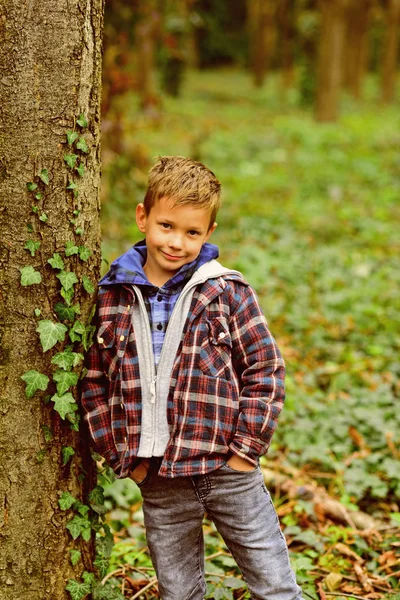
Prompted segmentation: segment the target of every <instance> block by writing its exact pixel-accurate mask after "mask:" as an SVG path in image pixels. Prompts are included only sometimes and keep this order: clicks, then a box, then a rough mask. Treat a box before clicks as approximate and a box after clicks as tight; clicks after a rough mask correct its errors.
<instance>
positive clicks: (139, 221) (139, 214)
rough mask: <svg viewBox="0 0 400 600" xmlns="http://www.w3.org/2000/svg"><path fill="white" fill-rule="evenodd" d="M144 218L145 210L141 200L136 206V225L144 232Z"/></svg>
mask: <svg viewBox="0 0 400 600" xmlns="http://www.w3.org/2000/svg"><path fill="white" fill-rule="evenodd" d="M146 220H147V215H146V211H145V209H144V204H143V202H141V203H140V204H138V205H137V207H136V225H137V226H138V229H139V231H140V232H141V233H146Z"/></svg>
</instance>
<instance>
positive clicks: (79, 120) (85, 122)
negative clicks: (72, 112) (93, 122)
mask: <svg viewBox="0 0 400 600" xmlns="http://www.w3.org/2000/svg"><path fill="white" fill-rule="evenodd" d="M76 122H77V123H78V125H79V126H80V127H82V129H86V128H87V126H88V120H87V118H86V117H85V115H84V114H83V113H81V114H80V115H79V117H78V118H77V120H76Z"/></svg>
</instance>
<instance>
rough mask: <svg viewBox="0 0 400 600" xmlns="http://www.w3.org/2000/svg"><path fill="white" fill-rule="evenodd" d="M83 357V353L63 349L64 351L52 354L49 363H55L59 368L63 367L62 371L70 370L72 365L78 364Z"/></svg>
mask: <svg viewBox="0 0 400 600" xmlns="http://www.w3.org/2000/svg"><path fill="white" fill-rule="evenodd" d="M83 358H84V357H83V354H81V353H80V352H71V351H70V350H65V351H64V352H58V353H57V354H56V355H55V356H53V358H52V359H51V363H52V364H53V365H57V366H58V367H60V369H64V371H70V370H71V369H72V368H73V367H76V366H77V365H79V363H80V362H81V361H82V360H83Z"/></svg>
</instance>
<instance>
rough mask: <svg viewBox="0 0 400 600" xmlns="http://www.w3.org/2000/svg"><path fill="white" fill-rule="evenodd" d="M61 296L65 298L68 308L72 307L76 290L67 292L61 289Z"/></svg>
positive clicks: (72, 289)
mask: <svg viewBox="0 0 400 600" xmlns="http://www.w3.org/2000/svg"><path fill="white" fill-rule="evenodd" d="M60 294H61V296H62V297H63V298H64V300H65V302H66V303H67V304H68V306H71V304H72V299H73V297H74V288H71V289H70V290H65V289H64V288H61V290H60Z"/></svg>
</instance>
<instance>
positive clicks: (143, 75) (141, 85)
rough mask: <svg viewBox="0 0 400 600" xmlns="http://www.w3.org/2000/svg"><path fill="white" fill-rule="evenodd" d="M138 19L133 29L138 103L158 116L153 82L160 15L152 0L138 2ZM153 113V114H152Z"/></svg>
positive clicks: (148, 111)
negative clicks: (136, 64) (135, 48)
mask: <svg viewBox="0 0 400 600" xmlns="http://www.w3.org/2000/svg"><path fill="white" fill-rule="evenodd" d="M138 12H139V15H138V16H139V20H138V23H137V25H136V29H135V39H136V44H137V57H138V69H137V71H138V91H139V95H140V104H141V108H142V110H143V111H144V112H147V113H148V114H149V116H155V117H156V118H158V116H159V114H158V112H159V111H158V105H159V98H158V96H157V92H156V83H155V65H154V55H155V42H156V39H157V37H158V36H159V25H160V16H159V13H158V10H157V5H156V2H155V1H154V0H148V1H147V2H139V6H138ZM153 113H154V114H153Z"/></svg>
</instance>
